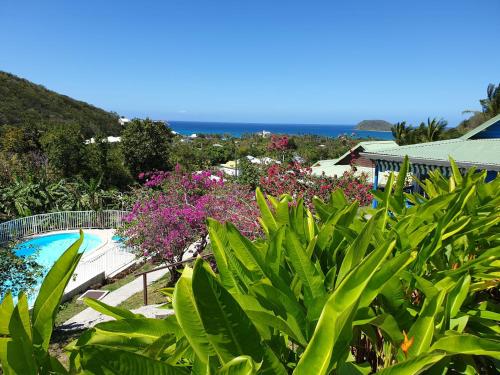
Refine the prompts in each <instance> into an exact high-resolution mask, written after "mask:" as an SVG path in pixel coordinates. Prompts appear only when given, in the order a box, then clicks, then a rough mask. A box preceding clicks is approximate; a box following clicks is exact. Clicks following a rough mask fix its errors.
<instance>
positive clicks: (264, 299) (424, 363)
mask: <svg viewBox="0 0 500 375" xmlns="http://www.w3.org/2000/svg"><path fill="white" fill-rule="evenodd" d="M451 166H452V172H453V173H452V176H450V177H449V178H446V177H444V176H443V175H441V173H440V172H439V171H435V172H432V173H431V175H430V176H429V179H427V180H425V181H419V183H420V185H421V187H422V189H423V191H424V192H425V194H424V195H420V194H407V193H405V192H404V189H403V188H404V185H405V181H404V180H405V177H406V173H405V172H406V171H407V170H408V162H407V161H405V163H404V164H403V166H402V171H401V173H400V174H399V175H398V178H397V179H395V178H394V176H393V175H391V176H390V177H389V181H388V184H387V186H388V187H392V188H387V189H386V190H385V191H378V192H375V193H374V195H375V197H376V199H378V201H379V205H378V208H377V209H372V208H367V207H360V206H359V202H357V201H353V202H349V201H348V200H347V199H346V197H345V196H344V194H343V192H342V190H336V191H335V192H333V193H332V194H331V197H330V200H329V201H328V202H325V201H323V200H322V199H320V198H315V199H313V206H314V213H313V212H312V211H311V210H309V209H308V208H307V207H306V206H305V205H304V202H303V200H302V199H298V200H297V201H296V202H295V203H294V204H291V203H292V202H293V197H291V196H290V195H287V194H285V195H282V196H280V197H271V196H267V197H265V195H264V194H263V193H262V192H261V191H260V190H257V193H256V202H257V205H258V207H259V210H260V218H259V223H260V226H261V230H262V232H263V236H262V237H260V238H256V239H254V240H252V239H249V238H247V237H246V236H245V235H243V234H242V233H241V232H240V230H238V229H237V228H236V227H235V226H234V225H233V224H231V223H230V222H226V223H221V222H219V221H216V220H214V219H209V220H208V224H207V225H208V232H209V235H210V240H211V250H212V253H213V257H214V258H215V261H216V265H217V267H216V269H217V272H216V273H215V272H214V271H212V269H211V268H210V267H209V265H208V263H207V262H206V261H204V260H203V259H201V258H198V259H197V260H196V262H195V264H194V267H193V268H191V267H186V268H185V269H184V271H183V272H182V276H181V277H180V279H179V281H178V282H177V284H176V285H175V287H174V288H166V289H164V293H165V294H166V296H167V297H166V298H167V300H169V301H171V304H172V306H173V309H174V312H175V315H172V316H169V317H167V318H165V319H148V318H145V317H143V316H141V315H137V314H134V313H131V312H129V311H127V310H124V309H120V308H116V307H111V306H107V305H105V304H104V303H102V302H99V301H95V300H91V299H88V300H86V303H87V304H88V305H89V306H91V307H93V308H95V309H96V310H98V311H100V312H102V313H104V314H107V315H110V316H111V317H113V318H114V319H115V320H113V321H109V322H104V323H99V324H97V325H96V326H95V327H94V328H92V329H90V330H88V331H86V332H84V333H83V334H82V335H81V336H80V338H79V339H78V340H76V341H75V342H73V343H71V344H70V345H69V346H68V347H67V351H68V355H69V363H70V366H69V369H67V368H64V367H63V366H62V365H61V363H60V362H59V361H58V360H57V359H56V358H54V357H52V356H51V355H50V354H49V353H48V351H47V348H48V343H49V342H50V337H51V332H52V326H53V322H54V318H53V317H54V312H55V310H56V308H57V305H58V302H59V301H60V298H61V295H62V291H63V290H64V287H65V284H66V283H67V281H68V279H69V278H70V277H71V274H72V272H73V270H74V268H75V267H76V263H77V262H78V260H79V257H80V255H78V253H77V251H78V246H79V245H80V243H81V241H82V239H80V240H79V241H77V242H76V243H75V244H74V245H73V246H72V247H71V248H70V249H68V250H67V251H66V253H64V254H63V256H62V257H61V259H60V260H59V261H58V262H57V263H56V264H55V265H54V267H53V268H52V270H51V271H50V272H49V275H48V276H47V277H46V279H45V281H44V283H43V285H42V289H41V291H40V294H39V296H38V298H37V301H36V303H35V306H34V309H33V314H32V316H31V317H30V314H29V312H28V307H27V303H26V297H25V296H24V295H22V294H21V296H20V297H19V302H18V303H17V305H16V306H14V304H13V301H12V297H11V295H10V294H8V295H7V297H6V298H5V299H4V300H3V302H2V304H1V305H0V306H1V307H0V335H1V337H0V361H1V363H2V366H3V370H4V372H6V373H22V374H34V373H48V372H52V373H68V372H71V373H78V372H85V373H90V374H104V373H106V374H137V373H151V374H152V373H155V374H156V373H158V374H190V373H191V374H257V373H259V374H288V373H294V374H368V373H371V372H379V373H382V374H418V373H422V372H426V373H467V374H472V373H491V374H493V373H497V371H498V369H499V365H500V362H499V361H500V340H499V339H498V337H499V333H500V332H499V326H498V321H499V311H500V310H499V296H498V283H499V278H500V177H497V178H496V179H494V180H493V181H491V182H488V183H486V182H485V178H486V172H475V171H474V170H469V171H467V172H466V173H465V174H463V175H462V174H461V173H460V171H459V169H458V168H457V167H456V166H455V164H454V162H453V161H451Z"/></svg>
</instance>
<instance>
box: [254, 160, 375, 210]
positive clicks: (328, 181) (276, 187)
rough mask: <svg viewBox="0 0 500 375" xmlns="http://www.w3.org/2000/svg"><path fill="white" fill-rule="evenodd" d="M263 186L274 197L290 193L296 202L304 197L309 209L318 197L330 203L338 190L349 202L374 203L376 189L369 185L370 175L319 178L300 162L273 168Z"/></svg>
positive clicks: (352, 174) (351, 173) (269, 170)
mask: <svg viewBox="0 0 500 375" xmlns="http://www.w3.org/2000/svg"><path fill="white" fill-rule="evenodd" d="M260 186H261V188H262V190H263V191H264V192H265V193H267V194H269V195H272V196H274V197H278V196H280V195H281V194H290V195H291V196H292V197H293V198H294V199H296V200H297V199H300V198H302V199H304V202H305V203H306V205H307V206H308V207H309V208H312V198H313V197H314V196H318V197H319V198H321V199H323V200H328V199H329V197H330V193H331V192H332V191H333V190H336V189H342V190H343V191H344V194H345V196H346V197H347V198H348V199H349V200H351V201H352V200H357V201H359V202H360V205H362V206H366V205H368V204H369V203H370V202H371V200H372V195H371V193H370V190H371V188H372V186H371V184H369V183H367V179H366V176H363V175H361V176H360V177H357V176H355V175H354V173H353V172H346V173H344V175H343V176H342V177H340V178H332V177H326V176H321V177H318V176H314V175H313V174H312V171H311V169H310V168H307V167H304V166H303V165H302V164H300V163H296V162H294V163H290V164H289V165H282V164H281V165H279V164H274V165H272V166H270V167H269V168H268V170H267V174H266V175H265V176H263V177H262V178H261V179H260Z"/></svg>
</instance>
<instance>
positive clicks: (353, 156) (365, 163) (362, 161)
mask: <svg viewBox="0 0 500 375" xmlns="http://www.w3.org/2000/svg"><path fill="white" fill-rule="evenodd" d="M364 151H365V150H364V149H363V148H362V147H359V148H357V149H356V150H354V151H353V152H351V153H350V154H349V155H347V156H346V157H344V158H343V159H341V160H339V161H338V162H337V165H351V164H352V165H359V166H360V167H369V168H374V167H375V164H374V163H373V162H372V161H371V160H370V159H367V158H365V157H362V156H360V155H359V153H360V152H364Z"/></svg>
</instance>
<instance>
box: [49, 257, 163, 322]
mask: <svg viewBox="0 0 500 375" xmlns="http://www.w3.org/2000/svg"><path fill="white" fill-rule="evenodd" d="M153 267H154V265H152V264H150V263H146V264H143V265H142V266H141V267H139V268H138V269H136V270H134V271H133V272H130V273H129V274H127V275H126V276H124V277H122V278H120V279H113V280H110V281H109V283H108V284H106V285H103V286H102V287H100V288H97V289H102V290H108V291H110V292H112V291H113V290H116V289H118V288H120V287H122V286H123V285H125V284H128V283H129V282H131V281H132V280H134V279H135V274H136V273H138V272H143V271H148V270H150V269H152V268H153ZM158 281H159V280H158ZM165 284H166V282H165ZM159 287H160V286H158V287H156V289H158V288H159ZM153 288H154V287H152V286H149V287H148V291H152V290H153ZM140 294H141V298H142V292H141V293H140ZM78 297H79V296H75V297H73V298H72V299H71V300H69V301H67V302H65V303H62V304H61V305H60V306H59V311H58V312H57V315H56V321H55V325H56V326H59V325H61V324H63V323H64V322H65V321H67V320H68V319H70V318H72V317H73V316H75V315H76V314H78V313H79V312H82V311H83V310H85V309H86V308H87V305H85V304H84V303H83V302H81V301H78V300H77V299H78ZM132 297H135V296H132ZM132 297H131V298H132ZM148 297H149V295H148ZM151 298H152V299H151V301H153V299H155V298H158V296H156V295H155V294H152V295H151ZM141 301H142V299H141ZM164 301H165V297H163V302H164ZM125 302H126V301H125ZM151 303H153V302H151ZM156 303H159V302H156Z"/></svg>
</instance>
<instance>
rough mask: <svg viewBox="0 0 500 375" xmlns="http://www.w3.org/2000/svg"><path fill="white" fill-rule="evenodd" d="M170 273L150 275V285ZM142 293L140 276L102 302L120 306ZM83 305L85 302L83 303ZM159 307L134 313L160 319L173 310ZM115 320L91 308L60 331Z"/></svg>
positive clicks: (153, 273)
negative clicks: (159, 317)
mask: <svg viewBox="0 0 500 375" xmlns="http://www.w3.org/2000/svg"><path fill="white" fill-rule="evenodd" d="M167 273H168V269H163V270H158V271H155V272H151V273H149V274H148V285H149V284H151V283H153V282H154V281H156V280H158V279H160V278H161V277H162V276H164V275H165V274H167ZM138 292H142V276H139V277H138V278H136V279H135V280H134V281H131V282H130V283H128V284H126V285H123V286H122V287H120V288H118V289H116V290H114V291H112V292H110V293H108V294H107V295H106V296H105V297H104V298H103V299H102V300H101V301H102V302H104V303H106V304H108V305H111V306H118V305H119V304H120V303H122V302H123V301H125V300H127V299H128V298H130V297H132V296H133V295H134V294H136V293H138ZM82 303H83V302H82ZM157 307H158V305H151V306H143V307H141V308H139V309H136V310H133V312H136V313H139V314H143V315H145V316H148V317H158V316H162V315H168V314H170V313H171V310H165V309H158V308H157ZM112 319H113V318H111V317H109V316H106V315H103V314H101V313H99V312H97V311H95V310H94V309H91V308H90V307H88V308H86V309H85V310H83V311H82V312H80V313H78V314H76V315H75V316H73V317H72V318H71V319H69V320H68V321H66V322H64V324H63V325H62V326H60V327H58V328H59V329H63V330H79V329H84V328H90V327H93V326H95V325H96V324H97V323H100V322H105V321H108V320H112Z"/></svg>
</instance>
